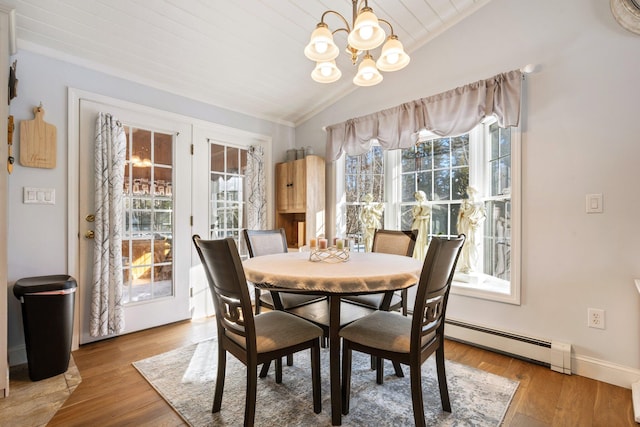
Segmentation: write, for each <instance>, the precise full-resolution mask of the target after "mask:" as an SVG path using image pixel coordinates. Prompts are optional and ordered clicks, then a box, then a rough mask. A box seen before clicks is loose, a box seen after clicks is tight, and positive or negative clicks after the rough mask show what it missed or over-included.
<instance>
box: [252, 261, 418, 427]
mask: <svg viewBox="0 0 640 427" xmlns="http://www.w3.org/2000/svg"><path fill="white" fill-rule="evenodd" d="M318 255H326V256H320V257H319V256H318ZM243 266H244V272H245V276H246V278H247V280H248V281H250V282H252V283H254V284H255V285H256V286H258V287H260V288H262V289H266V290H270V291H276V292H278V291H286V292H303V293H313V294H319V295H326V296H327V297H328V300H329V304H328V306H329V307H328V322H327V323H328V329H329V371H330V376H329V378H330V379H329V381H330V385H331V421H332V424H333V425H341V424H342V401H341V393H340V386H341V385H340V336H339V334H338V333H339V331H340V327H341V320H342V323H344V321H345V319H341V318H340V314H341V310H340V298H341V297H342V296H345V295H360V294H369V293H381V292H386V293H389V292H393V291H396V290H401V289H405V288H408V287H410V286H413V285H415V284H416V283H418V280H419V278H420V272H421V270H422V261H420V260H417V259H415V258H411V257H407V256H402V255H392V254H385V253H378V252H351V253H349V252H335V253H331V250H329V251H327V252H315V253H312V252H288V253H279V254H273V255H264V256H258V257H254V258H249V259H247V260H245V261H244V262H243ZM320 303H321V304H325V305H326V302H320ZM315 304H318V303H315ZM299 312H300V311H298V312H296V311H295V310H293V313H294V314H298V313H299ZM310 320H312V321H316V322H318V321H320V320H319V319H318V318H315V319H310ZM354 320H355V319H354Z"/></svg>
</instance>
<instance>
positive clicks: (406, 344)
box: [340, 235, 465, 427]
mask: <svg viewBox="0 0 640 427" xmlns="http://www.w3.org/2000/svg"><path fill="white" fill-rule="evenodd" d="M464 240H465V236H464V235H459V236H458V237H457V238H452V239H445V238H439V237H434V238H433V239H432V240H431V243H430V244H429V249H428V250H427V254H426V257H425V260H424V264H423V267H422V272H421V274H420V281H419V282H418V290H417V296H416V301H415V305H414V308H413V314H412V316H410V317H406V316H402V315H400V313H397V312H388V311H376V312H374V313H373V314H370V315H369V316H367V317H364V318H362V319H359V320H356V321H355V322H353V323H351V324H349V325H347V326H345V327H344V328H342V329H341V330H340V336H341V337H342V345H343V347H342V348H343V351H342V413H343V414H344V415H347V414H348V413H349V395H350V389H351V357H352V356H351V355H352V352H353V351H360V352H363V353H368V354H370V355H373V356H375V357H377V358H378V359H388V360H391V361H394V362H399V363H402V364H404V365H409V370H410V374H409V375H410V379H411V400H412V402H413V417H414V421H415V425H416V426H417V427H422V426H425V425H426V423H425V418H424V406H423V405H424V402H423V397H422V371H421V366H422V364H423V363H424V361H425V360H427V358H429V356H431V355H432V354H433V353H434V352H435V354H436V370H437V375H438V385H439V388H440V400H441V402H442V409H443V410H444V411H446V412H451V402H450V401H449V390H448V387H447V378H446V373H445V364H444V363H445V360H444V320H445V312H446V308H447V301H448V298H449V290H450V288H451V281H452V280H453V274H454V272H455V266H456V263H457V262H458V256H459V255H460V250H461V248H462V245H463V244H464Z"/></svg>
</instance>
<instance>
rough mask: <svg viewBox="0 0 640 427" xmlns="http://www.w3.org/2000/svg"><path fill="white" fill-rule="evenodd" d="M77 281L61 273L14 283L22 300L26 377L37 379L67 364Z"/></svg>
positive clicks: (17, 294)
mask: <svg viewBox="0 0 640 427" xmlns="http://www.w3.org/2000/svg"><path fill="white" fill-rule="evenodd" d="M77 287H78V286H77V284H76V281H75V279H74V278H73V277H71V276H68V275H63V274H58V275H52V276H39V277H26V278H24V279H20V280H18V281H17V282H16V283H15V285H14V286H13V294H14V295H15V296H16V298H18V299H19V300H20V302H21V303H22V323H23V324H24V340H25V344H26V347H27V361H28V364H29V378H30V379H31V381H39V380H43V379H45V378H50V377H53V376H55V375H59V374H62V373H64V372H66V371H67V369H68V368H69V357H70V354H71V338H72V335H73V306H74V299H75V292H76V289H77Z"/></svg>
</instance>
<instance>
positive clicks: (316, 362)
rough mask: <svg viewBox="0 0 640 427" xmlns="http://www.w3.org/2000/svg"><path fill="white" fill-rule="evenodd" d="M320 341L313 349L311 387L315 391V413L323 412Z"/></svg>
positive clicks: (315, 343)
mask: <svg viewBox="0 0 640 427" xmlns="http://www.w3.org/2000/svg"><path fill="white" fill-rule="evenodd" d="M320 386H321V384H320V339H318V340H317V341H316V342H314V344H313V346H312V347H311V387H312V389H313V412H315V413H316V414H319V413H320V412H321V411H322V394H321V390H320V388H321V387H320Z"/></svg>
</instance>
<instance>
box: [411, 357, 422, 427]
mask: <svg viewBox="0 0 640 427" xmlns="http://www.w3.org/2000/svg"><path fill="white" fill-rule="evenodd" d="M409 377H410V378H411V402H412V403H413V420H414V422H415V425H416V427H425V426H426V422H425V419H424V402H423V399H422V372H421V370H420V362H414V363H412V364H411V365H409Z"/></svg>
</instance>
